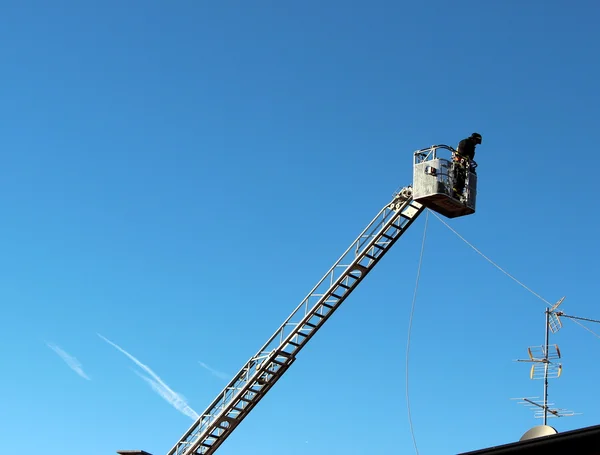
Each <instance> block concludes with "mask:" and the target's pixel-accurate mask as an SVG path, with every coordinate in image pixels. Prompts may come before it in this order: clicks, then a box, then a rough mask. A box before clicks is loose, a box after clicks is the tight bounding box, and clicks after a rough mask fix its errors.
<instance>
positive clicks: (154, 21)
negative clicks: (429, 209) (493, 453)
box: [0, 0, 600, 455]
mask: <svg viewBox="0 0 600 455" xmlns="http://www.w3.org/2000/svg"><path fill="white" fill-rule="evenodd" d="M599 13H600V6H599V5H598V3H597V2H592V1H579V2H572V3H571V4H570V5H569V6H567V4H566V2H559V1H542V0H532V1H528V2H523V1H516V0H507V1H502V2H481V1H455V2H442V1H430V2H422V3H417V2H410V3H409V2H394V1H372V2H358V1H337V0H333V1H328V2H322V1H321V2H318V1H312V0H311V1H304V2H291V1H286V2H276V1H256V2H248V1H226V0H224V1H219V2H208V1H179V2H167V1H144V2H142V1H130V2H122V1H112V0H110V1H107V0H104V1H74V0H72V1H61V0H58V1H55V2H45V1H27V0H23V1H4V2H2V3H1V4H0V41H1V42H2V46H1V47H0V62H1V63H0V65H1V71H0V74H1V80H2V83H1V84H0V100H1V103H0V147H1V148H0V150H1V155H0V157H1V160H0V188H1V196H0V199H1V202H2V203H1V207H2V222H1V223H0V238H1V239H2V240H1V245H2V252H1V255H0V284H1V285H0V302H1V305H2V306H1V308H2V313H1V317H0V346H1V349H2V356H1V359H2V360H1V362H2V368H1V371H2V374H1V375H0V387H1V388H2V390H4V392H3V394H2V398H1V399H0V422H1V423H2V425H1V426H0V427H1V429H0V453H5V454H9V453H22V452H23V450H25V451H31V450H32V447H38V448H39V447H43V452H44V453H45V454H47V455H59V454H60V455H70V454H73V455H78V454H83V453H85V454H87V455H106V454H111V453H114V452H115V451H116V450H118V449H133V448H141V449H144V450H146V451H148V452H151V453H153V454H154V455H161V454H166V452H167V451H168V450H169V449H170V448H171V446H172V445H173V444H174V443H175V442H176V441H177V440H178V439H179V437H180V436H181V435H182V434H183V433H184V432H185V430H187V428H188V427H189V426H190V425H191V424H192V422H193V421H192V420H191V419H190V417H188V416H187V415H185V412H187V413H188V414H189V413H190V412H189V410H188V411H186V408H185V407H184V406H179V410H178V409H177V408H176V407H175V406H172V405H171V404H170V403H169V402H168V399H171V401H173V398H174V397H175V396H174V395H173V393H178V394H181V396H183V397H184V398H183V399H185V400H186V403H187V405H188V406H189V409H193V411H195V412H197V413H201V412H202V411H204V409H205V408H206V407H207V406H208V405H209V404H210V402H211V401H212V400H213V398H214V397H215V396H216V395H217V393H218V392H220V390H221V389H222V387H223V386H224V385H225V384H226V383H227V380H228V378H229V377H231V376H232V375H233V374H235V373H236V372H237V371H238V369H239V368H240V367H241V366H242V365H243V363H244V362H245V361H246V360H247V359H248V358H249V357H250V356H251V355H252V354H254V353H255V351H256V350H258V348H259V347H260V346H261V345H262V344H263V342H264V341H266V340H267V338H268V337H269V336H270V335H271V334H272V333H273V331H274V330H275V329H276V328H277V327H278V326H279V324H280V323H281V322H282V321H283V320H284V319H285V318H286V317H287V316H288V314H289V313H290V312H291V311H292V309H293V308H294V307H295V306H296V305H297V304H298V302H299V301H300V300H301V299H302V298H303V297H304V296H305V295H306V294H307V293H308V292H309V291H310V289H311V288H312V286H313V285H314V284H315V283H316V282H317V281H318V279H320V278H321V276H322V275H323V274H324V273H325V272H326V270H327V269H328V268H329V266H330V265H331V264H332V263H333V262H334V261H335V260H336V259H337V258H338V256H339V255H340V254H341V253H342V252H343V251H344V250H345V248H346V247H347V246H348V245H349V244H350V242H351V241H352V240H354V238H355V237H356V236H357V235H358V234H359V232H360V231H361V230H362V228H363V227H364V226H365V225H366V224H367V222H368V221H369V220H370V219H371V218H372V217H373V216H374V215H375V214H376V213H377V211H378V210H379V209H380V208H381V207H382V206H383V205H384V204H385V203H386V202H388V200H390V198H391V196H392V193H393V192H394V191H395V190H396V189H397V188H398V187H400V186H404V185H408V184H410V183H411V178H412V169H411V164H412V152H413V151H414V150H416V149H419V148H422V147H427V146H429V145H431V144H436V143H449V144H452V145H454V144H456V143H457V142H458V141H459V140H460V139H461V138H463V137H465V136H467V135H469V134H471V133H472V132H473V131H478V132H480V133H481V134H482V135H483V144H482V146H481V147H480V148H479V149H478V152H477V161H478V162H479V168H478V173H479V196H478V211H477V213H476V214H475V215H473V216H469V217H465V218H459V219H454V220H447V222H448V223H449V225H450V226H452V227H453V229H456V230H457V231H458V232H459V233H460V234H461V235H462V236H463V237H464V238H465V239H467V240H468V241H469V242H471V243H472V244H473V245H475V246H476V247H477V248H479V249H480V250H481V252H482V253H484V254H485V255H487V256H488V257H489V258H490V259H492V260H493V261H494V262H496V263H497V264H498V265H500V266H501V267H502V268H504V269H505V270H506V271H507V272H509V273H510V274H512V275H513V276H515V277H516V278H517V279H518V280H520V281H521V282H522V283H524V284H525V285H526V286H528V287H530V288H531V289H532V290H534V291H535V292H536V293H538V294H540V295H541V296H543V297H544V298H545V299H547V300H549V301H551V302H554V301H556V300H558V299H559V298H560V297H562V296H566V300H565V303H564V311H565V312H567V313H569V314H573V315H579V316H584V317H589V318H596V319H600V310H599V309H598V301H597V295H598V292H597V283H598V272H599V268H598V262H597V261H598V253H599V251H600V248H599V247H600V243H599V240H598V235H597V232H598V227H597V226H598V224H597V220H596V217H595V214H596V213H597V209H598V183H597V181H598V170H597V154H598V147H597V145H596V143H597V137H596V134H597V133H598V129H597V125H598V118H599V117H600V108H599V106H600V97H599V92H598V81H599V80H600V66H599V65H598V45H599V44H600V36H599V35H600V33H599V32H598V27H597V22H598V18H599ZM425 221H426V217H425V215H423V216H422V217H421V218H419V219H418V220H417V222H416V223H415V224H414V225H413V226H412V227H411V229H410V230H409V231H408V232H407V233H406V235H405V236H404V237H403V238H402V239H401V240H400V241H399V242H398V243H397V244H396V245H395V246H394V248H393V249H392V251H390V252H389V254H388V255H387V256H386V257H385V258H384V260H383V261H382V262H381V263H380V264H378V266H377V267H376V269H375V270H374V271H373V273H372V274H371V275H369V277H368V278H367V279H366V280H365V281H364V282H363V283H362V284H361V286H360V287H359V288H358V289H357V290H356V292H355V293H354V294H353V295H352V296H351V298H349V299H348V300H347V301H346V302H345V303H344V304H343V306H342V307H341V308H340V310H339V312H337V313H336V314H335V315H334V317H333V318H332V319H330V320H329V321H328V322H327V324H326V325H325V326H324V327H323V329H322V331H321V332H319V333H318V335H317V336H316V337H315V338H314V339H313V340H312V341H311V342H310V343H309V345H308V346H307V347H306V349H305V350H304V351H302V353H301V354H300V355H299V358H298V361H297V362H296V363H295V364H294V366H293V367H292V368H291V369H290V370H289V371H288V373H287V374H286V375H285V376H284V377H283V378H282V380H281V381H280V382H279V383H278V384H277V385H276V386H275V387H274V388H273V389H272V390H271V392H269V394H268V395H267V397H266V398H265V399H264V400H263V401H262V402H261V403H260V404H259V406H258V407H257V408H256V409H255V410H254V411H253V412H252V413H251V414H250V416H249V417H248V418H247V419H246V420H245V421H244V422H243V423H242V425H241V426H240V427H239V428H238V429H237V430H236V431H235V432H234V433H233V435H232V436H231V437H230V438H229V439H228V440H227V441H226V443H225V444H224V445H223V446H222V447H221V449H219V451H218V453H219V454H222V455H233V454H239V453H244V454H245V455H258V454H260V455H270V454H273V455H281V454H286V455H294V454H298V455H299V454H305V453H311V454H312V455H330V454H344V455H358V454H364V453H369V454H378V455H379V454H381V455H387V454H392V453H414V452H415V450H414V447H413V442H412V438H411V433H410V427H409V423H408V417H407V408H406V398H405V385H406V381H405V377H406V368H405V362H406V358H405V352H406V343H407V329H408V322H409V315H410V306H411V301H412V297H413V291H414V286H415V279H416V275H417V266H418V260H419V253H420V248H421V239H422V236H423V232H424V230H425V227H427V231H426V232H427V238H426V242H425V252H424V257H423V264H422V269H421V279H420V285H419V290H418V294H417V300H416V308H415V313H414V321H413V330H412V343H411V353H410V367H409V379H410V381H409V383H410V403H411V411H412V421H413V425H414V434H415V438H416V441H417V446H418V448H419V452H420V453H422V454H446V453H457V452H462V451H468V450H475V449H479V448H483V447H488V446H491V445H496V444H502V443H508V442H512V441H516V440H518V439H519V438H520V436H521V435H522V434H523V433H524V432H525V431H526V430H527V429H529V428H530V427H532V426H534V425H536V424H539V423H540V421H539V420H536V419H534V418H533V416H532V413H531V412H530V411H528V410H526V409H525V408H522V407H520V406H519V405H517V404H515V403H514V402H512V401H510V398H511V397H520V396H539V395H540V394H541V391H542V383H541V382H538V381H535V382H534V381H531V380H529V379H528V366H527V365H522V364H517V363H515V362H514V359H517V358H523V357H524V356H526V348H527V346H529V345H538V344H541V343H542V342H543V325H544V319H543V311H544V308H545V304H544V303H543V302H542V301H541V300H540V299H538V298H536V297H535V296H534V295H532V294H531V293H529V292H527V291H526V290H525V289H524V288H523V287H521V286H519V285H518V284H517V283H515V282H514V281H512V280H511V279H510V278H509V277H507V276H506V275H505V274H503V273H502V272H501V271H499V270H498V269H497V268H495V267H493V266H492V265H491V264H490V263H489V262H487V261H486V260H485V259H484V258H483V257H482V256H480V255H479V254H477V253H476V252H475V251H474V250H473V249H471V248H470V247H469V246H468V245H467V244H465V243H464V242H463V241H462V240H460V239H459V238H458V237H457V236H456V235H455V234H454V233H452V232H451V231H450V230H449V229H448V228H446V227H445V226H444V225H443V224H442V223H441V222H440V221H438V220H437V219H436V218H435V217H433V216H431V215H430V216H429V217H428V222H427V226H426V223H425ZM589 327H590V328H591V329H592V330H594V331H595V332H596V333H600V325H594V324H592V325H590V326H589ZM98 334H100V335H101V336H102V337H104V338H101V337H100V336H98ZM552 340H553V341H555V342H557V343H558V344H559V346H560V347H561V350H562V352H563V355H564V359H563V365H564V372H563V376H562V377H561V378H560V379H557V380H554V381H552V382H551V384H550V392H551V400H552V401H553V402H555V403H556V404H557V405H558V406H560V407H564V408H567V409H571V410H574V411H576V412H581V413H583V414H582V415H581V416H577V417H570V418H565V419H555V420H552V421H551V424H553V425H554V426H555V427H556V428H557V429H558V430H559V431H567V430H570V429H575V428H579V427H584V426H589V425H595V424H598V423H600V415H599V414H598V409H599V407H600V398H598V396H597V382H596V381H597V375H598V364H599V362H600V339H599V338H598V337H596V336H594V335H593V334H591V333H590V332H588V331H586V330H584V329H582V328H581V327H580V326H578V325H576V324H574V323H572V322H570V321H565V326H564V328H563V330H561V331H560V332H559V333H558V335H557V336H556V337H554V338H553V339H552ZM109 342H110V343H113V344H112V345H111V344H110V343H109ZM117 347H119V348H121V349H122V351H119V349H117ZM125 352H126V353H128V354H129V355H130V356H133V357H135V358H136V359H137V361H138V362H139V363H138V364H136V363H135V362H134V361H133V360H132V358H131V357H128V356H127V355H125V354H124V353H125ZM141 365H144V366H146V368H147V369H144V367H143V366H141ZM148 369H151V371H152V372H153V373H150V370H148ZM152 374H154V375H155V376H153V375H152ZM144 378H145V379H144ZM157 378H160V381H162V383H163V384H164V385H161V383H160V382H159V379H157ZM167 387H168V389H167ZM170 390H172V391H174V392H173V393H172V392H170ZM157 392H161V393H162V395H161V394H159V393H157ZM163 398H166V399H163Z"/></svg>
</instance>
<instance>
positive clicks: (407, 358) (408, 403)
mask: <svg viewBox="0 0 600 455" xmlns="http://www.w3.org/2000/svg"><path fill="white" fill-rule="evenodd" d="M428 220H429V211H427V214H426V215H425V228H424V230H423V241H422V243H421V254H420V256H419V266H418V267H417V281H416V283H415V290H414V292H413V299H412V304H411V306H410V317H409V319H408V339H407V341H406V368H405V371H406V409H407V411H408V424H409V426H410V435H411V437H412V441H413V445H414V446H415V452H416V454H417V455H418V454H419V449H418V447H417V440H416V438H415V431H414V429H413V423H412V417H411V413H410V399H409V394H408V364H409V362H408V360H409V353H410V334H411V331H412V322H413V315H414V313H415V302H416V301H417V289H418V288H419V278H420V276H421V264H422V263H423V251H424V249H425V237H426V234H427V222H428Z"/></svg>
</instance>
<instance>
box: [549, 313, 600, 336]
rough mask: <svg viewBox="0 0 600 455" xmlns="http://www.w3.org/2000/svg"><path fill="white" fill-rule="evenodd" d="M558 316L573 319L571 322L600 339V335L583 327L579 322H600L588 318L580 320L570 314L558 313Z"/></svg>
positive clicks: (599, 322)
mask: <svg viewBox="0 0 600 455" xmlns="http://www.w3.org/2000/svg"><path fill="white" fill-rule="evenodd" d="M557 316H562V317H565V318H569V319H571V321H573V322H574V323H575V324H577V325H579V326H581V327H583V328H584V329H585V330H587V331H588V332H590V333H591V334H592V335H594V336H595V337H596V338H600V335H598V334H597V333H596V332H594V331H593V330H592V329H590V328H588V327H586V326H585V325H583V324H582V323H581V322H579V321H587V322H595V323H598V324H600V321H597V320H595V319H588V318H580V317H577V316H569V315H568V314H564V313H557Z"/></svg>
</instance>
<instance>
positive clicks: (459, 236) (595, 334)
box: [428, 209, 600, 338]
mask: <svg viewBox="0 0 600 455" xmlns="http://www.w3.org/2000/svg"><path fill="white" fill-rule="evenodd" d="M429 211H430V210H429V209H428V212H429ZM432 213H433V216H435V217H436V218H437V219H438V220H440V221H441V223H442V224H443V225H444V226H446V227H447V228H448V229H450V230H451V231H452V232H454V233H455V234H456V235H457V236H458V238H460V239H461V240H462V241H463V242H465V243H466V244H467V245H469V246H470V247H471V248H473V249H474V250H475V251H476V252H477V253H479V254H480V255H481V256H482V257H483V258H484V259H486V260H487V261H488V262H489V263H490V264H492V265H493V266H494V267H496V268H497V269H498V270H500V271H501V272H502V273H504V274H505V275H506V276H508V277H509V278H511V279H512V280H514V281H515V282H516V283H517V284H519V285H520V286H522V287H523V288H525V289H526V290H528V291H529V292H531V293H532V294H533V295H535V296H536V297H537V298H538V299H540V300H541V301H542V302H544V303H545V304H546V305H548V306H552V304H551V303H550V302H548V301H547V300H546V299H545V298H543V297H542V296H541V295H539V294H537V293H536V292H534V291H532V290H531V289H530V288H528V287H527V286H525V285H524V284H523V283H521V282H520V281H519V280H517V279H516V278H515V277H514V276H512V275H511V274H510V273H508V272H507V271H506V270H504V269H503V268H502V267H500V266H499V265H498V264H496V263H495V262H494V261H492V260H491V259H490V258H488V257H487V256H486V255H485V254H483V253H482V252H481V251H479V250H478V249H477V248H476V247H475V246H473V245H472V244H471V243H469V242H468V241H467V240H466V239H465V238H464V237H463V236H462V235H460V234H459V233H458V232H456V231H455V230H454V229H452V228H451V227H450V226H449V225H448V223H446V222H445V221H444V220H442V219H441V218H440V217H439V216H437V215H436V214H435V213H434V212H432ZM567 317H569V316H567ZM570 319H571V320H572V321H573V322H574V323H575V324H577V325H579V326H581V327H583V328H584V329H585V330H587V331H588V332H590V333H591V334H592V335H594V336H595V337H597V338H600V335H598V334H597V333H595V332H594V331H593V330H591V329H589V328H588V327H586V326H585V325H583V324H582V323H580V322H578V321H576V320H575V318H573V317H570ZM577 319H583V318H577ZM584 320H585V319H584ZM590 322H599V321H591V320H590Z"/></svg>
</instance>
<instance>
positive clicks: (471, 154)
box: [456, 137, 477, 160]
mask: <svg viewBox="0 0 600 455" xmlns="http://www.w3.org/2000/svg"><path fill="white" fill-rule="evenodd" d="M476 146H477V144H476V143H475V139H473V138H472V137H468V138H466V139H463V140H462V141H460V142H459V143H458V149H457V150H456V152H457V153H458V154H459V155H461V156H464V157H466V158H468V159H470V160H472V159H473V158H475V147H476Z"/></svg>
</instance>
